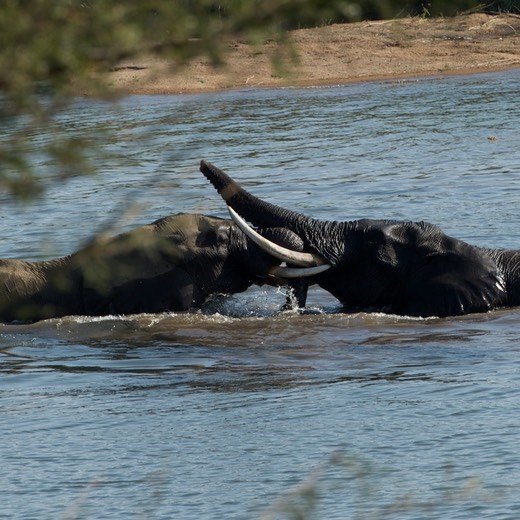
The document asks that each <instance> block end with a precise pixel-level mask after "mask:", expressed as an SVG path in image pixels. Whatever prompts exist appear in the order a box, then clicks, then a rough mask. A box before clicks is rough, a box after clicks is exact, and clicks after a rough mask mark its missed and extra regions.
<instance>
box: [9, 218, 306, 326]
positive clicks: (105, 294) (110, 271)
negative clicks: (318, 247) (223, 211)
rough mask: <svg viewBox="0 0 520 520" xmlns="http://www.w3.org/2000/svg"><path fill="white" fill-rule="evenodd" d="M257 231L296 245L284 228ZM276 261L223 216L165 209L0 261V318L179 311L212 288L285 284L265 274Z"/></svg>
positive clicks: (198, 302) (231, 289)
mask: <svg viewBox="0 0 520 520" xmlns="http://www.w3.org/2000/svg"><path fill="white" fill-rule="evenodd" d="M262 233H263V234H264V235H265V236H266V237H269V238H270V239H271V240H275V241H277V242H279V243H282V244H285V245H287V246H289V247H290V248H291V249H298V248H301V247H302V246H301V244H300V243H299V242H298V241H297V240H295V235H294V234H291V233H290V232H287V231H285V230H272V229H265V230H262ZM282 249H283V248H282ZM279 263H280V261H279V260H276V259H274V258H273V256H272V255H271V253H266V252H264V251H262V250H261V249H260V248H259V247H258V246H257V245H255V244H254V243H252V242H251V241H250V240H248V239H247V238H246V237H245V236H244V235H243V233H242V232H241V231H240V230H239V229H238V228H237V226H236V225H235V224H234V223H233V222H232V221H231V220H226V219H220V218H216V217H209V216H205V215H199V214H196V215H188V214H179V215H173V216H169V217H166V218H162V219H160V220H157V221H156V222H153V223H152V224H148V225H145V226H142V227H139V228H137V229H134V230H132V231H129V232H127V233H123V234H120V235H117V236H115V237H108V238H103V237H101V238H97V239H95V240H94V241H92V242H91V243H90V244H88V245H87V246H85V247H84V248H82V249H81V250H79V251H78V252H76V253H74V254H72V255H69V256H66V257H63V258H58V259H55V260H49V261H43V262H25V261H22V260H11V259H7V260H0V320H2V321H13V320H23V321H36V320H39V319H45V318H53V317H60V316H64V315H71V314H82V315H108V314H133V313H141V312H162V311H184V310H187V309H189V308H191V307H199V306H200V305H202V304H203V303H204V301H205V300H206V299H207V298H208V297H209V296H210V295H212V294H215V293H226V294H230V293H237V292H241V291H244V290H246V289H247V288H248V287H249V286H250V285H252V284H259V285H261V284H263V283H270V284H274V285H276V284H278V283H285V282H283V281H281V280H278V279H277V278H276V277H274V276H273V275H272V272H271V271H272V270H273V268H276V266H277V265H278V264H279Z"/></svg>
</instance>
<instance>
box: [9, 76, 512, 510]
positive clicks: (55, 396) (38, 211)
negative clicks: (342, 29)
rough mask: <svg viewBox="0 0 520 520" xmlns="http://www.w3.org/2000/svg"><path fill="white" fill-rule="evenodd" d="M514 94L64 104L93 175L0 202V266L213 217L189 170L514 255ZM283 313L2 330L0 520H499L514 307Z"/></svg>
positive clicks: (345, 91)
mask: <svg viewBox="0 0 520 520" xmlns="http://www.w3.org/2000/svg"><path fill="white" fill-rule="evenodd" d="M519 80H520V71H512V72H505V73H494V74H482V75H474V76H458V77H440V78H431V79H421V80H414V79H412V80H409V81H399V82H382V83H369V84H358V85H352V86H345V87H334V88H316V89H281V90H244V91H238V92H226V93H219V94H211V95H197V96H183V97H181V96H155V97H149V96H133V97H128V98H124V99H121V100H120V101H119V102H118V103H117V104H115V105H112V104H106V103H101V102H96V101H93V100H78V102H77V103H76V104H75V105H74V106H73V107H71V108H70V109H69V110H68V112H67V113H66V114H64V115H63V116H62V119H61V121H62V123H63V124H65V125H66V127H67V129H68V131H69V132H70V133H71V134H74V133H75V132H79V131H82V130H85V129H89V128H90V129H96V139H97V140H98V141H99V144H100V146H99V148H98V149H97V150H96V152H95V155H94V153H92V160H93V161H94V162H95V163H96V165H97V168H98V170H99V173H98V174H97V175H96V176H93V177H78V178H74V179H72V180H70V181H68V182H67V183H59V184H52V185H50V186H49V187H48V190H47V192H46V196H45V197H44V198H42V199H40V200H37V201H36V202H34V203H31V204H30V205H28V206H23V205H21V204H19V203H16V202H14V201H13V200H11V199H10V198H9V197H7V196H6V195H5V194H4V195H1V197H0V198H1V200H0V202H1V204H2V211H1V214H0V237H1V241H0V257H7V258H24V259H32V260H34V259H42V258H51V257H54V256H59V255H64V254H67V253H70V252H72V251H74V250H75V249H77V248H79V247H80V246H81V245H82V244H83V243H85V242H86V241H87V240H88V239H89V238H90V237H92V235H93V234H95V233H96V232H98V231H99V230H101V229H109V230H110V232H113V233H117V232H120V231H122V230H126V229H129V228H131V227H135V226H137V225H140V224H142V223H146V222H150V221H152V220H155V219H157V218H159V217H162V216H165V215H168V214H172V213H177V212H181V211H187V212H203V213H207V214H215V215H219V216H226V211H225V207H224V204H223V202H222V201H221V199H220V198H219V197H218V196H217V194H216V192H214V190H213V188H212V187H211V186H210V185H209V183H207V181H206V180H205V179H204V178H203V176H202V175H201V174H200V173H199V172H198V162H199V161H200V159H206V160H209V161H211V162H213V163H214V164H216V165H217V166H220V167H221V168H223V169H224V170H226V171H227V172H228V173H230V174H231V175H232V176H234V177H235V178H236V179H237V180H239V181H240V182H241V183H242V184H243V185H245V186H246V187H247V188H248V189H249V190H250V191H251V192H253V193H254V194H255V195H257V196H260V197H263V198H265V199H268V200H270V201H272V202H275V203H277V204H279V205H282V206H286V207H289V208H291V209H295V210H297V211H301V212H304V213H307V214H310V215H313V216H316V217H320V218H325V219H336V220H350V219H356V218H365V217H369V218H370V217H373V218H395V219H410V220H428V221H430V222H433V223H435V224H438V225H439V226H441V227H442V228H443V229H444V230H445V231H446V232H448V233H449V234H451V235H454V236H457V237H459V238H462V239H465V240H467V241H469V242H471V243H475V244H478V245H483V246H495V247H510V248H515V247H520V232H519V231H518V229H519V226H518V223H519V214H520V213H519V212H520V209H519V208H520V205H519V202H520V151H519V150H520V140H519V139H520V138H519V133H518V121H519V120H520V105H519V103H518V84H519ZM102 123H103V124H105V125H106V129H107V132H106V133H104V132H101V131H99V130H98V127H99V125H100V124H102ZM4 131H5V130H4ZM46 131H47V130H46V129H45V128H42V129H41V132H40V133H39V134H38V135H37V136H35V138H34V139H35V144H36V146H39V144H40V143H43V142H45V140H46V139H48V138H49V135H48V134H46ZM1 132H2V130H0V137H1ZM34 163H35V165H36V167H37V169H38V172H39V174H40V175H42V176H43V177H45V176H48V175H50V174H51V173H52V172H53V171H54V168H55V165H54V164H53V162H52V161H51V160H49V159H48V158H46V157H45V156H43V155H42V154H41V153H39V152H37V153H35V155H34ZM283 301H284V294H283V292H281V291H276V290H274V289H272V290H268V289H265V288H252V289H251V290H249V291H248V292H246V293H245V294H242V295H235V296H233V297H229V298H216V299H215V300H214V301H212V302H210V303H209V304H208V306H206V307H205V308H204V309H203V310H202V311H201V312H198V313H191V314H161V315H141V316H131V317H126V318H119V317H108V318H103V319H97V318H85V317H69V318H63V319H61V320H49V321H45V322H40V323H36V324H33V325H15V326H7V325H0V356H1V357H0V360H1V362H0V371H1V376H0V431H1V437H0V441H1V442H0V460H1V461H2V469H1V473H0V475H1V476H0V518H17V519H27V520H28V519H36V518H38V519H40V518H58V519H76V518H111V519H128V518H152V519H171V518H175V519H213V518H233V519H251V518H294V515H293V516H291V511H292V510H293V509H294V508H299V507H301V508H303V509H304V510H306V511H307V512H309V511H314V514H315V517H318V518H327V519H343V518H398V519H403V518H404V519H408V518H409V519H423V518H428V519H436V518H439V519H440V518H442V519H445V518H464V519H466V518H467V519H470V518H471V519H474V518H493V519H516V518H518V517H519V515H520V496H519V495H518V487H519V485H520V452H519V451H518V446H519V442H520V433H519V432H520V419H519V414H518V410H519V409H520V361H519V359H520V341H519V340H520V332H519V325H520V312H519V311H518V310H517V309H511V310H501V311H497V312H492V313H489V314H485V315H473V316H465V317H461V318H450V319H442V320H441V319H429V320H414V319H409V318H404V317H396V316H384V315H377V314H343V313H341V312H338V311H339V310H340V309H339V306H338V304H337V302H336V301H335V300H334V299H333V298H332V297H330V296H329V295H328V294H326V293H324V292H323V291H320V290H317V289H314V290H313V291H312V293H311V295H310V298H309V303H310V308H311V311H312V312H311V313H309V314H306V315H297V314H288V315H283V316H279V315H277V313H276V311H277V309H278V307H279V305H280V304H281V303H283ZM309 490H312V493H310V492H309ZM292 508H293V509H292Z"/></svg>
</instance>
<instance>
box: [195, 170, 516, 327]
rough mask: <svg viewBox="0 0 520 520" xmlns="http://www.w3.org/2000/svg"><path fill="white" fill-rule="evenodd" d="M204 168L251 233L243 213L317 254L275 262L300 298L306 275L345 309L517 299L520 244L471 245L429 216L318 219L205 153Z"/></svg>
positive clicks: (446, 311) (467, 308)
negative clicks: (303, 261) (307, 261)
mask: <svg viewBox="0 0 520 520" xmlns="http://www.w3.org/2000/svg"><path fill="white" fill-rule="evenodd" d="M201 171H202V173H203V174H204V175H205V176H206V177H207V178H208V179H209V180H210V182H211V183H212V184H213V186H214V187H215V188H216V189H217V190H218V192H219V193H220V194H221V196H222V197H223V199H224V200H225V201H226V203H227V204H228V207H229V208H230V213H231V214H232V216H233V218H235V219H236V221H237V223H239V224H240V226H241V227H242V228H243V230H244V231H245V232H247V233H248V234H249V235H250V236H254V230H252V229H250V228H246V227H245V226H246V225H247V224H246V223H245V222H244V221H243V220H242V219H240V216H241V217H243V218H244V219H246V220H248V221H249V222H251V223H252V224H253V225H254V226H258V227H260V228H263V227H271V226H272V227H277V228H286V229H287V230H290V231H291V232H293V233H295V234H296V235H297V236H298V237H299V238H300V240H301V242H302V243H303V246H302V247H301V248H300V250H301V251H304V252H306V253H308V254H312V255H314V257H315V265H319V266H320V268H321V269H323V271H322V272H312V270H311V271H310V272H309V269H308V268H307V269H305V270H303V271H300V269H298V268H297V267H296V268H285V269H284V268H279V269H278V270H277V274H278V275H279V276H284V277H295V281H294V282H292V283H293V285H294V286H295V288H296V290H297V300H298V304H299V305H300V306H304V305H305V301H306V296H307V286H308V284H309V283H316V284H319V285H320V286H321V287H322V288H324V289H325V290H327V291H329V292H330V293H331V294H332V295H334V296H335V297H336V298H337V299H338V300H339V301H340V302H341V303H342V304H343V305H344V306H345V308H346V309H348V310H378V311H382V312H388V313H394V314H401V315H408V316H422V317H427V316H439V317H441V316H453V315H461V314H468V313H474V312H485V311H489V310H491V309H496V308H499V307H505V306H516V305H520V251H511V250H502V249H485V248H481V247H476V246H472V245H470V244H467V243H466V242H463V241H462V240H458V239H456V238H453V237H450V236H448V235H446V234H445V233H443V231H442V230H441V229H439V228H438V227H437V226H434V225H432V224H429V223H426V222H402V221H394V220H368V219H366V220H356V221H351V222H327V221H321V220H316V219H313V218H310V217H308V216H305V215H303V214H301V213H297V212H294V211H291V210H288V209H285V208H281V207H279V206H276V205H273V204H270V203H268V202H265V201H262V200H261V199H258V198H257V197H255V196H253V195H251V194H250V193H248V192H247V191H245V190H244V189H243V188H242V187H241V186H240V185H239V184H237V183H236V182H235V181H233V179H231V178H230V177H229V176H228V175H226V174H225V173H224V172H223V171H222V170H220V169H218V168H217V167H215V166H213V165H211V164H209V163H206V162H204V161H202V162H201ZM233 210H234V211H233ZM237 214H238V215H237ZM260 239H261V237H260ZM258 243H260V244H261V243H262V241H261V240H258ZM293 265H296V264H293ZM309 275H310V276H309ZM296 280H297V281H296Z"/></svg>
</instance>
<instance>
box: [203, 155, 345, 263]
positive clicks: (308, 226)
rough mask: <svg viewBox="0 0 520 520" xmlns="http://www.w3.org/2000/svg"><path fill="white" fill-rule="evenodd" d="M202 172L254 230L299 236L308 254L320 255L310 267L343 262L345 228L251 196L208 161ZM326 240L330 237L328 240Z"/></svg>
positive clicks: (204, 164)
mask: <svg viewBox="0 0 520 520" xmlns="http://www.w3.org/2000/svg"><path fill="white" fill-rule="evenodd" d="M200 171H201V172H202V173H203V174H204V175H205V177H206V178H207V179H208V180H209V181H210V182H211V184H213V186H214V187H215V188H216V189H217V191H218V192H219V193H220V195H221V197H222V198H223V199H224V200H225V202H226V203H227V205H228V206H229V207H232V208H233V209H234V210H235V211H236V212H237V213H238V214H240V215H241V216H242V217H243V218H245V219H246V220H248V221H249V222H251V223H252V224H253V225H254V226H256V227H259V228H286V229H289V230H291V231H292V232H294V233H296V234H297V235H298V236H299V237H300V238H301V240H302V241H303V244H304V249H305V252H307V253H310V254H313V255H314V256H315V257H317V255H319V259H317V258H315V261H314V262H310V263H307V264H306V265H315V266H316V265H318V266H319V265H322V264H325V263H328V264H331V265H337V264H338V263H339V262H340V261H341V257H342V255H343V251H344V246H345V238H346V233H347V231H348V230H347V227H345V226H344V225H340V224H338V223H337V222H324V221H320V220H316V219H313V218H311V217H307V216H306V215H303V214H301V213H297V212H295V211H291V210H288V209H285V208H282V207H280V206H276V205H275V204H271V203H269V202H265V201H263V200H261V199H259V198H257V197H255V196H254V195H251V194H250V193H248V192H247V191H246V190H244V189H243V188H242V187H241V186H240V185H239V184H238V183H237V182H235V181H234V180H233V179H232V178H231V177H229V176H228V175H227V174H226V173H225V172H223V171H222V170H220V169H219V168H217V167H216V166H213V165H212V164H209V163H207V162H205V161H201V163H200ZM324 237H327V238H326V240H324ZM278 258H280V257H278ZM316 260H317V261H316ZM299 265H300V266H301V265H304V264H303V263H300V264H299Z"/></svg>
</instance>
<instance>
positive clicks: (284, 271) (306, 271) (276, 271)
mask: <svg viewBox="0 0 520 520" xmlns="http://www.w3.org/2000/svg"><path fill="white" fill-rule="evenodd" d="M330 268H331V266H330V265H329V264H323V265H317V266H315V267H285V266H276V267H273V268H272V269H271V270H270V271H269V275H270V276H276V277H278V278H307V277H308V276H314V275H315V274H320V273H323V271H326V270H327V269H330Z"/></svg>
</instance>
